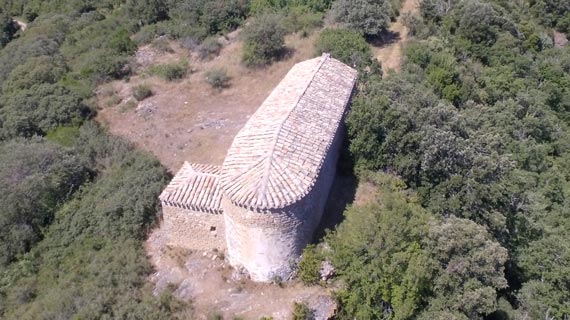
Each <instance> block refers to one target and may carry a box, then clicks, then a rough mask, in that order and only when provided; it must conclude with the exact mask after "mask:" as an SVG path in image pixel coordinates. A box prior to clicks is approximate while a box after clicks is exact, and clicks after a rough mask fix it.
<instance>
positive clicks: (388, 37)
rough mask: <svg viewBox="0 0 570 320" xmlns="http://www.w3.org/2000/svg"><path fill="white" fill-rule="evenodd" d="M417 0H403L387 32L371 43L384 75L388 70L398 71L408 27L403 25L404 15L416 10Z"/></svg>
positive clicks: (406, 39)
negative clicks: (398, 14) (394, 20)
mask: <svg viewBox="0 0 570 320" xmlns="http://www.w3.org/2000/svg"><path fill="white" fill-rule="evenodd" d="M417 6H418V4H417V0H404V3H403V4H402V7H401V8H400V16H399V17H398V19H397V20H396V22H394V23H392V25H391V26H390V29H389V30H387V32H385V33H383V34H382V35H380V37H379V40H380V41H376V42H374V43H373V47H372V52H373V53H374V56H375V57H376V58H377V59H378V60H379V61H380V62H381V63H382V69H383V70H384V75H387V74H389V70H393V71H396V72H399V71H400V68H401V64H402V55H403V50H402V49H403V47H404V45H405V43H406V42H407V41H408V28H407V27H406V26H405V25H404V16H405V14H407V13H415V12H417V10H418V7H417Z"/></svg>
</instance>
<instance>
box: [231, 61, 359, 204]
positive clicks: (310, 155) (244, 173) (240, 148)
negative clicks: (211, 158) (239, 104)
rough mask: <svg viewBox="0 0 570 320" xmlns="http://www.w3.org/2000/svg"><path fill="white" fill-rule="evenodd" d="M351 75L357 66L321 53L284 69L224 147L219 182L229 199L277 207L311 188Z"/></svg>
mask: <svg viewBox="0 0 570 320" xmlns="http://www.w3.org/2000/svg"><path fill="white" fill-rule="evenodd" d="M356 76H357V73H356V70H354V69H352V68H350V67H349V66H347V65H345V64H343V63H341V62H340V61H338V60H335V59H333V58H330V56H328V55H326V54H325V55H323V56H322V57H319V58H315V59H311V60H307V61H304V62H301V63H298V64H296V65H295V66H294V67H293V68H292V69H291V70H290V71H289V73H288V74H287V75H286V76H285V78H284V79H283V80H282V81H281V82H280V83H279V85H278V86H277V87H276V88H275V89H274V90H273V92H271V94H270V95H269V97H268V98H267V99H266V100H265V101H264V102H263V104H262V105H261V107H260V108H259V109H258V111H257V112H256V113H254V114H253V116H252V117H251V118H250V120H249V121H248V122H247V123H246V125H245V126H244V127H243V128H242V129H241V131H240V132H239V133H238V134H237V136H236V137H235V139H234V141H233V143H232V146H231V147H230V149H229V151H228V155H227V157H226V159H225V161H224V164H223V166H222V174H221V185H222V188H223V190H224V193H225V194H226V195H227V196H228V197H229V199H230V200H231V201H232V202H233V203H234V204H236V205H238V206H242V207H247V208H254V209H271V208H282V207H285V206H287V205H290V204H292V203H294V202H296V201H298V200H300V199H302V198H303V197H304V196H305V195H307V193H308V192H309V191H311V189H312V187H313V184H314V183H315V180H316V178H317V177H318V174H319V172H320V170H321V167H322V165H323V162H324V160H325V156H326V155H327V152H328V150H329V148H330V146H331V144H332V142H333V138H334V136H335V133H336V132H337V128H338V126H339V124H340V121H341V120H342V118H343V115H344V113H345V111H346V106H347V104H348V101H349V99H350V95H351V93H352V90H353V87H354V84H355V81H356Z"/></svg>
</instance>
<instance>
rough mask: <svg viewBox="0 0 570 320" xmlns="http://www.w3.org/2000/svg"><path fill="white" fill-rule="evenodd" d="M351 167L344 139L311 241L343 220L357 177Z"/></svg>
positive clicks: (351, 162) (314, 241)
mask: <svg viewBox="0 0 570 320" xmlns="http://www.w3.org/2000/svg"><path fill="white" fill-rule="evenodd" d="M353 168H354V163H353V160H352V158H351V157H350V152H349V151H348V142H347V141H346V140H345V143H344V145H343V149H342V151H341V155H340V159H339V161H338V165H337V171H336V174H335V178H334V182H333V185H332V187H331V191H330V193H329V197H328V199H327V204H326V205H325V211H324V213H323V217H322V219H321V222H320V224H319V226H318V227H317V230H315V233H314V236H313V243H317V242H318V241H320V240H321V239H322V238H323V237H324V236H325V234H326V230H327V229H329V230H334V229H335V228H336V226H338V225H339V224H340V223H341V222H342V221H343V220H344V211H345V210H346V208H347V207H348V206H349V205H350V204H352V203H353V202H354V199H355V196H356V190H357V187H358V179H357V178H356V175H355V174H354V172H353V170H352V169H353Z"/></svg>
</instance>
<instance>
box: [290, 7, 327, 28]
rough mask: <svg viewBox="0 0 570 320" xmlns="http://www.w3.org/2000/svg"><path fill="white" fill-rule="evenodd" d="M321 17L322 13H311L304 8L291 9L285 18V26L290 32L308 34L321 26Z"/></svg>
mask: <svg viewBox="0 0 570 320" xmlns="http://www.w3.org/2000/svg"><path fill="white" fill-rule="evenodd" d="M323 17H324V15H323V13H322V12H313V11H311V10H310V9H309V8H308V7H305V6H298V7H292V8H290V10H289V12H288V13H287V16H286V18H285V25H286V26H287V30H289V31H291V32H299V31H302V32H304V33H308V32H309V31H310V30H312V29H315V28H319V27H321V26H322V25H323Z"/></svg>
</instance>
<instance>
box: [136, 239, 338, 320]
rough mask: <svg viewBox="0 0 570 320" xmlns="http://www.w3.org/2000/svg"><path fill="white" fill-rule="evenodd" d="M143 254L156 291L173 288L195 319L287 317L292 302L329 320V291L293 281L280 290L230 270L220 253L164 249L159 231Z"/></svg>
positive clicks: (164, 242)
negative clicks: (150, 266) (189, 304)
mask: <svg viewBox="0 0 570 320" xmlns="http://www.w3.org/2000/svg"><path fill="white" fill-rule="evenodd" d="M146 250H147V252H148V254H149V257H150V260H151V262H152V264H153V265H154V266H155V269H156V270H157V272H155V273H154V274H153V275H152V276H151V281H153V282H154V283H155V285H156V286H155V291H156V292H160V291H161V290H163V289H164V288H165V287H166V286H167V285H168V284H174V285H176V286H177V287H178V288H177V290H176V291H175V295H177V296H178V297H179V298H181V299H186V300H191V301H192V305H193V307H194V311H195V315H196V319H204V320H205V319H209V317H212V316H213V315H221V316H223V318H224V319H232V318H233V317H241V318H243V319H259V318H261V317H263V316H267V317H273V319H275V320H281V319H283V320H284V319H290V318H291V313H292V311H293V303H294V302H304V303H306V304H307V305H308V306H309V307H310V308H311V309H314V310H316V312H315V319H328V318H329V317H330V316H331V315H332V312H333V311H334V309H335V307H336V304H335V302H334V300H333V298H332V297H331V296H332V295H331V291H330V289H325V288H323V287H320V286H312V287H307V286H304V285H303V284H301V283H299V282H297V281H293V282H287V283H284V284H282V285H281V286H279V285H277V284H264V283H256V282H252V281H251V280H249V279H247V278H246V277H245V276H243V275H241V274H239V273H238V272H236V271H234V270H233V269H232V268H230V266H229V263H228V262H227V261H226V260H225V259H224V256H223V253H220V252H214V251H195V252H191V251H185V250H181V249H178V248H169V247H168V246H167V245H166V235H165V234H164V233H163V231H162V229H160V228H155V229H154V230H153V232H152V234H151V235H150V236H149V238H148V240H147V242H146Z"/></svg>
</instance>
